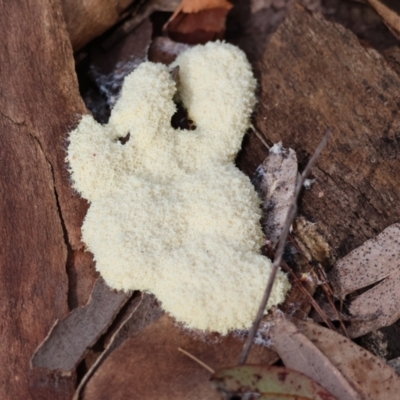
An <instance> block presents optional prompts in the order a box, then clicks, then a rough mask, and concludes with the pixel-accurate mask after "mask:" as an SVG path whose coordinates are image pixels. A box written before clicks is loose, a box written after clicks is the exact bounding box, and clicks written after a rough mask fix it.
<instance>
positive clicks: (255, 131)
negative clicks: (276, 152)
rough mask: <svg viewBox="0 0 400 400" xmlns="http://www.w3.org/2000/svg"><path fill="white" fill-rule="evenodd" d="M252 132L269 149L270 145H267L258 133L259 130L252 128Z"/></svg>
mask: <svg viewBox="0 0 400 400" xmlns="http://www.w3.org/2000/svg"><path fill="white" fill-rule="evenodd" d="M253 132H254V134H255V135H256V136H257V138H258V139H259V141H260V142H261V143H262V144H263V145H264V146H265V147H266V148H267V149H268V150H269V149H270V148H271V146H268V143H267V142H266V141H265V139H264V138H263V137H262V135H261V134H260V132H259V131H258V130H257V129H254V130H253Z"/></svg>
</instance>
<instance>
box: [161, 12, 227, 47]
mask: <svg viewBox="0 0 400 400" xmlns="http://www.w3.org/2000/svg"><path fill="white" fill-rule="evenodd" d="M228 11H229V10H228V9H226V8H212V9H205V10H201V11H199V12H197V13H190V14H186V13H183V12H181V13H179V14H178V15H177V16H176V17H174V18H173V19H171V20H170V21H169V23H168V25H167V26H166V28H165V29H166V31H167V33H168V36H169V37H170V38H171V39H172V40H175V41H177V42H182V43H188V44H204V43H206V42H209V41H211V40H218V39H220V40H221V39H223V37H224V34H225V22H226V15H227V14H228Z"/></svg>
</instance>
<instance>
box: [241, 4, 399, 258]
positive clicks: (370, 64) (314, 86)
mask: <svg viewBox="0 0 400 400" xmlns="http://www.w3.org/2000/svg"><path fill="white" fill-rule="evenodd" d="M249 41H250V38H247V40H246V41H244V42H242V43H241V44H242V46H243V48H244V50H245V51H246V50H247V51H249V52H250V53H251V55H252V58H253V65H254V68H255V70H256V71H257V74H258V76H259V80H260V98H259V105H258V108H257V110H256V113H255V118H254V125H255V129H257V130H258V132H259V134H261V135H263V137H264V138H265V139H266V140H267V142H268V143H269V144H272V143H277V142H279V141H282V142H283V146H284V147H290V148H293V149H294V150H295V151H296V153H297V158H298V160H299V167H300V168H299V169H300V171H301V169H302V167H304V166H305V164H306V162H307V160H308V159H309V157H310V156H311V154H312V153H313V151H314V149H315V148H316V147H317V145H318V143H319V141H320V139H321V138H322V136H323V134H324V132H325V131H326V129H327V128H328V127H332V128H333V131H334V133H333V136H332V138H331V140H330V142H329V144H328V146H327V148H326V149H325V150H324V152H323V153H322V155H321V157H320V159H319V160H318V162H317V164H316V166H315V167H314V168H313V170H312V174H313V177H314V178H316V182H315V184H314V185H313V186H312V188H311V190H305V191H304V195H303V197H302V199H301V210H300V212H301V213H302V214H303V215H305V216H306V217H307V218H308V219H309V220H310V221H312V222H315V223H316V224H317V226H318V229H319V230H320V231H321V232H322V233H323V234H324V236H325V238H326V239H327V240H328V242H329V244H330V245H331V247H332V249H333V251H334V254H335V256H336V257H342V256H344V255H345V254H347V253H348V252H350V251H351V250H352V249H354V248H356V247H357V246H359V245H360V244H361V243H363V242H364V241H365V240H366V239H369V238H371V237H373V236H375V235H377V234H378V233H379V232H381V231H382V230H383V229H384V228H386V227H387V226H389V225H391V224H393V223H394V222H397V221H398V220H399V219H400V207H398V204H399V200H400V185H399V179H398V177H399V174H400V162H399V157H400V115H399V113H398V110H399V100H398V93H399V91H400V79H399V76H398V75H397V74H396V72H395V71H394V70H392V69H391V67H390V66H389V64H388V63H387V62H386V61H385V59H384V58H383V57H382V56H381V55H380V54H379V53H378V52H377V51H375V50H374V49H372V48H369V47H364V46H363V45H362V44H361V43H360V42H359V41H358V39H357V38H356V36H354V35H353V34H352V33H351V32H350V31H348V30H346V29H344V28H343V27H342V26H341V25H338V24H333V23H331V22H329V21H326V20H325V19H324V17H323V16H321V15H319V14H314V15H313V14H310V13H308V12H307V11H305V10H304V9H303V8H302V7H300V6H296V7H294V8H293V10H292V12H291V15H290V17H289V18H287V19H286V20H285V22H284V23H283V24H282V25H281V26H280V27H279V29H278V30H277V32H276V33H275V34H274V35H273V36H272V38H271V40H270V42H269V43H268V45H266V48H265V51H264V52H263V55H262V56H259V54H260V53H261V51H256V50H254V47H253V48H251V49H249V48H248V47H247V43H248V42H249ZM260 46H264V45H262V44H261V45H260ZM267 154H268V149H267V148H266V146H265V145H263V143H262V142H261V141H260V139H259V138H258V137H257V135H254V134H253V135H250V136H249V137H248V138H246V140H245V143H244V147H243V151H242V153H241V155H240V157H239V159H238V165H239V167H240V168H242V169H243V170H244V171H245V172H246V173H247V174H249V175H250V176H251V175H252V174H253V173H254V171H255V169H256V167H257V166H258V165H259V164H260V163H261V162H262V161H263V160H264V159H265V157H266V155H267Z"/></svg>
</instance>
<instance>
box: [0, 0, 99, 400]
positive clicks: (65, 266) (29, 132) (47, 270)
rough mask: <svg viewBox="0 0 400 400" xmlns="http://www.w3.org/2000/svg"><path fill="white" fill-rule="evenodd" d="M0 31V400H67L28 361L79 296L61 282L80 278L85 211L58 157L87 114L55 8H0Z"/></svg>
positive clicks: (29, 4)
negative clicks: (78, 261)
mask: <svg viewBox="0 0 400 400" xmlns="http://www.w3.org/2000/svg"><path fill="white" fill-rule="evenodd" d="M0 30H1V33H0V34H1V38H2V39H1V46H0V142H1V145H0V171H1V180H0V207H1V214H0V215H1V217H0V219H1V220H0V227H1V228H0V237H1V243H2V245H1V250H0V253H1V255H0V272H1V276H2V279H1V280H0V304H1V305H2V309H3V312H2V319H1V335H2V345H1V350H0V364H1V365H2V366H3V367H2V368H1V370H0V382H2V384H1V385H0V398H2V399H37V398H43V399H64V398H65V399H67V398H70V397H71V394H72V392H73V389H74V377H73V376H64V377H62V376H57V375H55V374H51V375H50V374H48V373H47V372H46V371H45V370H35V371H32V370H31V369H30V365H29V363H30V358H31V356H32V355H33V353H34V351H35V349H36V348H37V346H38V345H39V344H40V343H41V341H42V340H43V339H44V338H45V336H46V335H47V333H48V331H49V330H50V328H51V326H52V325H53V324H54V322H55V321H56V320H57V319H60V318H63V317H65V316H66V315H67V313H68V310H69V307H68V300H69V298H74V297H75V298H77V296H76V293H75V295H73V296H71V293H69V292H71V290H75V289H76V287H75V288H74V287H71V285H70V284H69V279H68V275H69V274H70V275H71V271H73V273H74V274H75V275H76V274H77V273H78V271H77V270H74V267H73V263H74V260H75V259H76V256H77V254H78V253H79V252H82V250H83V246H82V243H81V241H80V226H81V223H82V219H83V217H84V215H85V212H86V208H87V205H86V204H85V202H84V201H82V200H81V199H79V198H78V197H77V196H76V194H74V193H73V191H72V189H71V186H70V183H69V177H68V171H67V168H66V165H65V161H64V160H65V152H64V149H65V147H66V136H67V133H68V131H69V130H70V129H71V128H73V127H74V125H75V124H76V122H77V121H78V118H79V115H80V114H83V113H85V112H87V111H86V108H85V106H84V104H83V102H82V100H81V97H80V95H79V91H78V84H77V79H76V76H75V71H74V61H73V54H72V49H71V44H70V40H69V38H68V34H67V31H66V28H65V22H64V19H63V15H62V10H61V4H60V2H59V1H58V0H47V1H46V0H23V1H22V0H16V1H7V2H6V1H0ZM80 258H81V259H82V257H80ZM81 264H82V263H81ZM83 264H85V265H86V267H85V268H83V267H82V268H81V270H82V271H85V272H84V279H83V281H84V282H86V285H87V286H90V285H91V284H92V281H93V279H92V278H93V277H92V276H91V275H94V274H93V273H92V272H91V271H92V270H90V268H87V266H88V264H90V260H89V262H84V263H83ZM79 281H80V280H79ZM69 286H70V287H69ZM69 289H71V290H69ZM87 295H89V292H88V293H87ZM81 300H82V301H83V300H84V299H81ZM76 301H78V300H76Z"/></svg>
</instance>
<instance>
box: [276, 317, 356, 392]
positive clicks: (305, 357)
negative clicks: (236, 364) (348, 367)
mask: <svg viewBox="0 0 400 400" xmlns="http://www.w3.org/2000/svg"><path fill="white" fill-rule="evenodd" d="M271 338H272V341H273V346H274V348H275V350H276V351H277V353H278V354H279V356H280V357H281V359H282V361H283V363H284V364H285V366H286V367H288V368H292V369H294V370H296V371H300V372H302V373H303V374H306V375H308V376H309V377H311V378H312V379H313V380H314V381H316V382H317V383H319V384H320V385H321V386H323V387H324V388H325V389H327V390H328V391H329V392H330V393H332V394H333V395H334V396H335V397H337V398H338V399H340V400H346V399H348V400H354V399H361V396H360V395H359V394H358V393H357V392H356V391H355V390H354V389H353V387H352V386H351V385H350V384H349V382H348V381H347V380H346V379H345V378H344V377H343V376H342V374H341V373H340V372H339V370H338V368H337V367H336V366H335V365H333V364H332V363H331V362H330V361H329V359H328V358H327V357H326V355H324V354H323V353H322V352H321V351H320V350H319V349H318V348H317V347H316V346H315V345H314V344H313V343H312V342H311V341H310V340H309V339H308V338H307V337H306V336H305V335H304V334H303V333H301V332H300V331H299V330H298V328H297V327H296V326H295V325H294V324H293V323H292V322H290V321H289V320H288V319H286V318H284V317H281V318H279V317H277V318H275V322H274V325H273V327H272V329H271Z"/></svg>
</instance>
